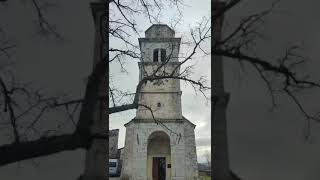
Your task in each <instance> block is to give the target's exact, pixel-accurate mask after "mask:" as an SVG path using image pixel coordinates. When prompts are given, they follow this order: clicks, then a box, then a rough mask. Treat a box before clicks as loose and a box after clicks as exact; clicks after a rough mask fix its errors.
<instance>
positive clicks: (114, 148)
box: [109, 129, 119, 159]
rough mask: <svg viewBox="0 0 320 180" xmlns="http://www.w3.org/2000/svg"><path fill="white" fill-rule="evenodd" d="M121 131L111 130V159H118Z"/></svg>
mask: <svg viewBox="0 0 320 180" xmlns="http://www.w3.org/2000/svg"><path fill="white" fill-rule="evenodd" d="M118 138H119V129H112V130H109V159H116V158H117V154H118Z"/></svg>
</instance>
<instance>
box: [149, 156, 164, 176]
mask: <svg viewBox="0 0 320 180" xmlns="http://www.w3.org/2000/svg"><path fill="white" fill-rule="evenodd" d="M152 179H153V180H165V179H166V158H165V157H153V161H152Z"/></svg>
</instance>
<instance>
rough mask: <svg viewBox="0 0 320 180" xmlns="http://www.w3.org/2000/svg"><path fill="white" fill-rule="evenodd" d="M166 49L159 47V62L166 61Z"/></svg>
mask: <svg viewBox="0 0 320 180" xmlns="http://www.w3.org/2000/svg"><path fill="white" fill-rule="evenodd" d="M166 58H167V56H166V50H165V49H161V62H166Z"/></svg>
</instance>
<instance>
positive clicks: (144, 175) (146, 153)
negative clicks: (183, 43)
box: [121, 24, 198, 180]
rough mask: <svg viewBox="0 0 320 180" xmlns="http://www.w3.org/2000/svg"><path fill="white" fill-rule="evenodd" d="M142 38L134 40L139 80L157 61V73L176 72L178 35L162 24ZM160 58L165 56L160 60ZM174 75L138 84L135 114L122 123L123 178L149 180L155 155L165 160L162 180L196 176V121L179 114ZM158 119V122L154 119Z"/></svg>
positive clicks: (179, 97)
mask: <svg viewBox="0 0 320 180" xmlns="http://www.w3.org/2000/svg"><path fill="white" fill-rule="evenodd" d="M145 34H146V38H139V44H140V48H141V52H142V59H141V62H140V63H139V69H140V80H141V79H142V78H143V77H144V76H146V74H148V75H150V74H151V73H153V72H154V71H155V69H157V68H158V67H159V66H160V65H161V64H163V63H161V61H162V62H166V60H168V62H166V63H165V65H164V66H163V67H162V68H161V69H160V70H159V73H165V74H166V73H167V74H170V73H171V72H173V71H174V70H175V71H174V72H175V73H179V68H178V67H177V65H178V64H179V62H178V58H177V57H178V54H179V46H180V40H181V39H180V38H175V37H174V34H175V33H174V31H173V30H172V29H171V28H169V27H168V26H167V25H161V24H156V25H152V26H151V27H150V28H149V29H148V30H147V31H146V33H145ZM163 57H165V59H166V60H164V59H163ZM181 94H182V92H181V90H180V81H179V80H178V79H161V80H154V81H152V82H147V83H146V84H144V86H143V87H142V91H141V93H140V98H139V104H144V105H146V106H148V107H150V108H151V109H152V111H153V114H154V118H153V117H152V114H151V112H150V110H149V109H147V108H145V107H142V106H139V108H138V110H137V113H136V117H135V118H134V119H133V120H131V121H130V122H128V123H127V124H125V127H126V137H125V147H124V153H123V158H122V159H123V165H122V173H121V178H122V179H126V178H127V179H130V180H153V179H154V178H153V174H154V171H155V169H154V168H155V167H153V166H154V164H155V162H154V161H155V158H165V172H166V173H165V177H166V180H171V179H172V180H191V179H192V180H194V179H198V167H197V155H196V145H195V135H194V128H195V125H194V124H192V123H191V122H190V121H188V120H187V119H186V118H185V117H183V116H182V111H181ZM155 120H157V122H156V121H155Z"/></svg>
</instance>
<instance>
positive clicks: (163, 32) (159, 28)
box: [145, 24, 175, 38]
mask: <svg viewBox="0 0 320 180" xmlns="http://www.w3.org/2000/svg"><path fill="white" fill-rule="evenodd" d="M174 33H175V32H174V30H173V29H171V28H170V27H169V26H168V25H166V24H153V25H151V26H150V27H149V28H148V29H147V30H146V31H145V35H146V38H173V37H174Z"/></svg>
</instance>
